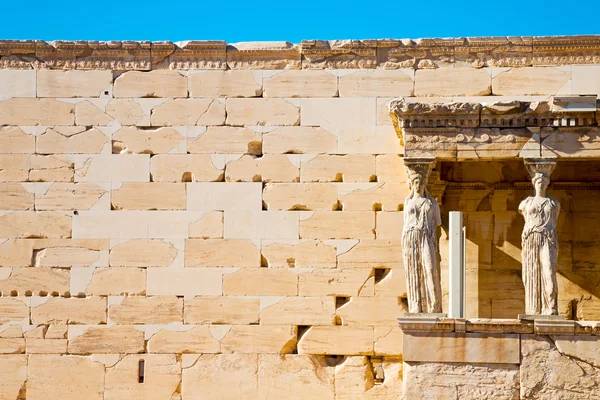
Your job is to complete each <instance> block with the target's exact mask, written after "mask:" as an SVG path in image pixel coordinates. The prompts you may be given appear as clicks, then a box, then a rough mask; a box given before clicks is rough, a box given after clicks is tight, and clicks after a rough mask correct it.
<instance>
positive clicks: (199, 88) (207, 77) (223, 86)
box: [188, 70, 262, 98]
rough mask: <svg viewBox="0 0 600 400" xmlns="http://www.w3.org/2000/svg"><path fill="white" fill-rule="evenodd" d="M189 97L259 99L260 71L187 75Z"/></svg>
mask: <svg viewBox="0 0 600 400" xmlns="http://www.w3.org/2000/svg"><path fill="white" fill-rule="evenodd" d="M188 88H189V91H190V97H228V98H231V97H260V96H261V95H262V72H260V71H244V70H240V71H193V72H192V73H189V74H188Z"/></svg>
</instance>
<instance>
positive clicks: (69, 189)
mask: <svg viewBox="0 0 600 400" xmlns="http://www.w3.org/2000/svg"><path fill="white" fill-rule="evenodd" d="M105 193H106V191H105V190H104V189H102V188H101V187H100V186H98V185H95V184H93V183H86V182H81V183H70V182H57V183H53V184H51V186H50V187H49V188H48V190H47V191H46V193H36V195H35V209H36V210H42V211H43V210H89V209H90V208H92V207H93V206H94V205H95V204H96V203H97V202H98V200H99V199H100V197H101V196H102V195H104V194H105Z"/></svg>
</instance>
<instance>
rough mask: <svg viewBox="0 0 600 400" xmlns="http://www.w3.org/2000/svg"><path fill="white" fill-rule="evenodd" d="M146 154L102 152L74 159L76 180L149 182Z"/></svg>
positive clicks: (148, 156) (148, 157) (147, 156)
mask: <svg viewBox="0 0 600 400" xmlns="http://www.w3.org/2000/svg"><path fill="white" fill-rule="evenodd" d="M149 159H150V155H148V154H102V155H93V156H84V155H82V156H78V157H77V158H76V159H75V181H76V182H149V181H150V165H149V162H148V160H149Z"/></svg>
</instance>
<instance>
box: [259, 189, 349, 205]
mask: <svg viewBox="0 0 600 400" xmlns="http://www.w3.org/2000/svg"><path fill="white" fill-rule="evenodd" d="M337 198H338V196H337V187H336V186H335V185H332V184H327V183H271V184H267V185H266V186H265V189H264V190H263V202H264V203H265V204H266V206H267V209H268V210H327V211H330V210H336V209H337V208H338V203H337Z"/></svg>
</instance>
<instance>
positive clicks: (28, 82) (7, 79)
mask: <svg viewBox="0 0 600 400" xmlns="http://www.w3.org/2000/svg"><path fill="white" fill-rule="evenodd" d="M35 75H36V71H35V70H33V69H29V70H18V69H2V70H1V71H0V93H2V97H35V95H36V90H35Z"/></svg>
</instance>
